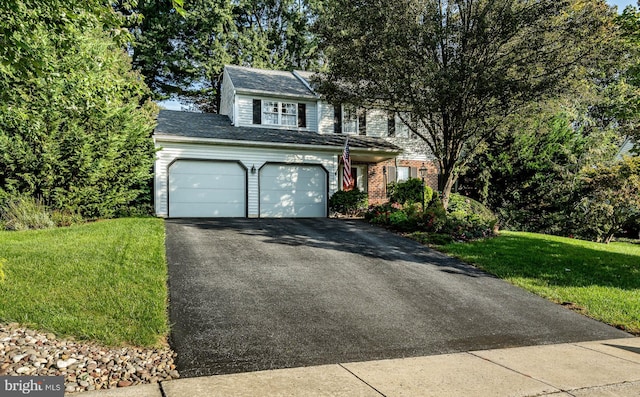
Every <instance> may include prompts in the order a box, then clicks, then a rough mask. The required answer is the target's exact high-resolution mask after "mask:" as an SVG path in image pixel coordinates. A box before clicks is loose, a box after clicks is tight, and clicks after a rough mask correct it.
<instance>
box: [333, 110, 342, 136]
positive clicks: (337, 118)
mask: <svg viewBox="0 0 640 397" xmlns="http://www.w3.org/2000/svg"><path fill="white" fill-rule="evenodd" d="M333 132H334V133H336V134H342V106H341V105H333Z"/></svg>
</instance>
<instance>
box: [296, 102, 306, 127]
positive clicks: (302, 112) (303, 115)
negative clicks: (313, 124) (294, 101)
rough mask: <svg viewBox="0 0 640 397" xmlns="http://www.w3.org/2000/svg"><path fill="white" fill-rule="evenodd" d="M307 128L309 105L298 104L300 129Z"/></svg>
mask: <svg viewBox="0 0 640 397" xmlns="http://www.w3.org/2000/svg"><path fill="white" fill-rule="evenodd" d="M306 126H307V105H306V104H304V103H299V104H298V127H302V128H305V127H306Z"/></svg>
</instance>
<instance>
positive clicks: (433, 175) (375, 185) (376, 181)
mask: <svg viewBox="0 0 640 397" xmlns="http://www.w3.org/2000/svg"><path fill="white" fill-rule="evenodd" d="M422 163H423V162H422V161H415V160H397V161H396V160H389V161H384V162H381V163H377V164H369V174H368V176H367V180H368V186H367V190H368V192H369V205H377V204H382V203H386V202H387V201H388V199H387V189H386V187H387V180H388V177H385V175H384V174H383V172H382V167H386V169H387V172H389V167H415V168H416V169H420V167H422ZM424 166H425V167H426V168H427V176H426V177H425V182H426V184H427V185H429V186H430V187H431V188H432V189H434V190H437V189H438V167H437V166H436V164H435V163H434V162H429V161H427V162H424ZM419 177H420V173H418V178H419Z"/></svg>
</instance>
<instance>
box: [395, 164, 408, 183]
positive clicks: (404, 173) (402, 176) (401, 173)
mask: <svg viewBox="0 0 640 397" xmlns="http://www.w3.org/2000/svg"><path fill="white" fill-rule="evenodd" d="M397 170H398V179H397V181H398V182H400V181H406V180H407V179H409V167H398V168H397Z"/></svg>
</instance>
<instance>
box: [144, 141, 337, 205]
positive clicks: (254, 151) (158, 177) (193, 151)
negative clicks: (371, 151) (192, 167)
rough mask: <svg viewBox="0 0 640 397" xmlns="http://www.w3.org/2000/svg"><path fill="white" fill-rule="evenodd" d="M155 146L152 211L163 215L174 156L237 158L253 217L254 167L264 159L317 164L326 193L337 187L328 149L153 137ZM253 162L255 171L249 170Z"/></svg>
mask: <svg viewBox="0 0 640 397" xmlns="http://www.w3.org/2000/svg"><path fill="white" fill-rule="evenodd" d="M156 140H157V141H156V146H157V147H161V148H162V150H160V151H159V152H158V153H157V159H156V163H155V179H154V184H155V211H156V215H157V216H160V217H166V216H167V214H168V208H167V205H168V200H167V193H168V172H167V171H168V168H169V164H170V163H171V162H172V161H174V160H176V159H193V160H195V159H208V160H232V161H240V162H241V163H242V164H244V166H245V167H247V170H249V171H248V173H247V177H248V186H247V189H248V191H247V198H248V209H247V213H248V216H249V217H257V216H258V214H259V212H258V211H259V208H258V202H259V196H258V194H259V193H258V174H259V173H258V171H257V170H259V169H260V167H262V166H263V165H264V164H265V163H285V164H319V165H322V166H323V167H324V168H325V169H326V170H327V172H328V173H329V194H328V196H327V197H331V195H332V194H333V193H335V191H336V190H337V186H338V181H337V168H338V157H337V155H336V154H332V153H329V152H327V153H318V152H317V151H305V150H301V149H299V148H291V149H272V148H253V147H246V146H222V145H213V144H202V143H176V142H163V141H161V139H159V138H158V137H156ZM253 166H255V168H256V172H255V173H251V168H252V167H253Z"/></svg>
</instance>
